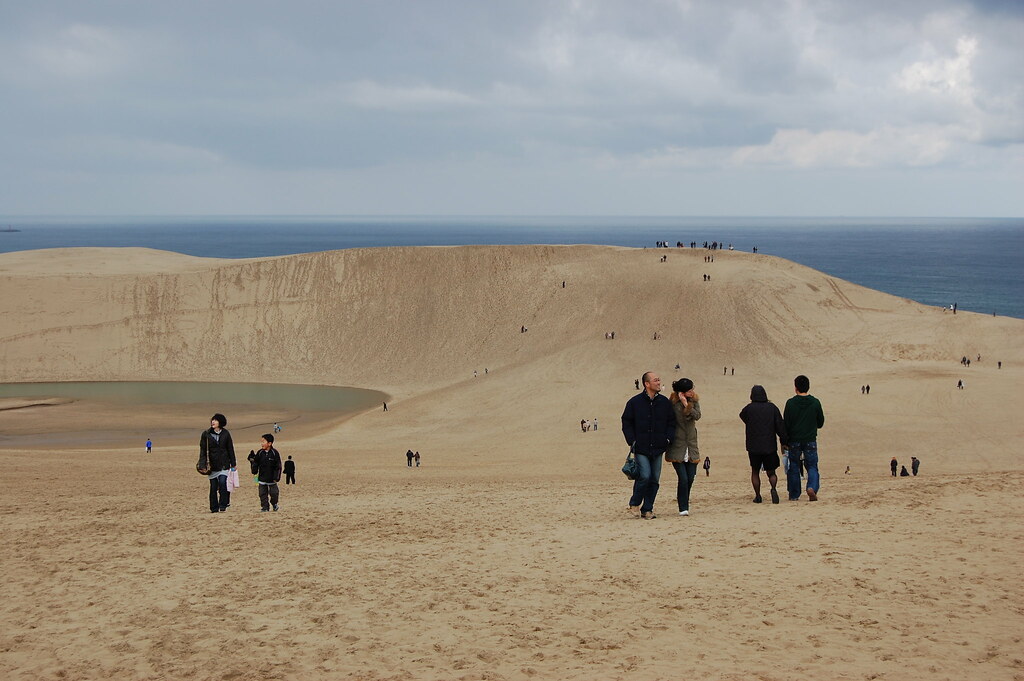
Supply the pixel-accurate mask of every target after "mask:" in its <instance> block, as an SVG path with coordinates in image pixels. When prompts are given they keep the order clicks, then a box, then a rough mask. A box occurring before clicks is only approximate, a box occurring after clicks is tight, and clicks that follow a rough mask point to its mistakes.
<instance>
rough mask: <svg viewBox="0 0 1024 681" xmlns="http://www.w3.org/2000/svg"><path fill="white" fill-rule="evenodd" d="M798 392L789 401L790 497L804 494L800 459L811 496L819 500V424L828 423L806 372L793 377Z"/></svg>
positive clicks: (787, 474)
mask: <svg viewBox="0 0 1024 681" xmlns="http://www.w3.org/2000/svg"><path fill="white" fill-rule="evenodd" d="M793 386H794V389H795V391H796V395H794V396H793V397H790V398H789V399H788V400H787V401H786V411H785V416H784V418H785V421H786V433H788V435H789V451H788V453H787V454H786V456H788V457H789V470H788V471H787V473H786V488H787V490H788V491H789V499H790V501H796V500H797V499H799V498H800V477H799V472H800V468H799V466H800V461H801V460H802V461H803V465H804V470H805V471H807V499H808V500H809V501H817V500H818V490H819V489H820V484H821V476H820V474H819V473H818V428H821V427H822V426H824V425H825V412H824V411H822V408H821V402H819V401H818V398H817V397H814V396H813V395H809V394H808V391H809V390H810V389H811V381H810V379H809V378H807V377H806V376H804V375H802V374H801V375H800V376H797V377H796V378H795V379H794V380H793Z"/></svg>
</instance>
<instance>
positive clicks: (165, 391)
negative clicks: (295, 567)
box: [0, 381, 386, 412]
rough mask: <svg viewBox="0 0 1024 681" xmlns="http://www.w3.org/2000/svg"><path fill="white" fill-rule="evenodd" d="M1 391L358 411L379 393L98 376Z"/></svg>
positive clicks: (11, 385)
mask: <svg viewBox="0 0 1024 681" xmlns="http://www.w3.org/2000/svg"><path fill="white" fill-rule="evenodd" d="M3 397H38V398H45V397H65V398H70V399H81V400H98V401H102V402H115V403H120V404H208V405H211V407H213V406H216V405H218V404H248V405H253V406H265V407H279V408H285V409H291V410H298V411H344V412H349V411H361V410H363V409H367V408H369V407H371V406H373V405H374V404H380V403H381V402H382V401H383V400H384V399H385V397H386V396H385V395H384V394H383V393H381V392H378V391H376V390H366V389H363V388H336V387H331V386H323V385H289V384H277V383H178V382H141V381H140V382H120V381H99V382H79V383H72V382H69V383H4V384H0V398H3Z"/></svg>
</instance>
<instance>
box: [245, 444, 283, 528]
mask: <svg viewBox="0 0 1024 681" xmlns="http://www.w3.org/2000/svg"><path fill="white" fill-rule="evenodd" d="M273 444H274V436H273V435H271V434H270V433H267V434H266V435H264V436H263V437H262V438H260V451H259V452H258V453H257V452H254V451H252V450H251V449H250V450H249V466H250V468H251V470H252V472H253V474H254V475H256V476H257V478H256V482H258V483H259V488H260V511H261V512H264V513H265V512H266V511H269V510H270V507H271V505H273V507H274V510H275V511H276V510H277V509H278V505H277V502H278V497H279V495H280V488H279V487H278V485H277V483H278V482H280V481H281V468H282V466H281V455H280V454H279V453H278V451H277V450H276V449H274V447H273ZM268 497H269V499H268Z"/></svg>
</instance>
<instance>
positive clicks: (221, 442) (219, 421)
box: [199, 414, 235, 513]
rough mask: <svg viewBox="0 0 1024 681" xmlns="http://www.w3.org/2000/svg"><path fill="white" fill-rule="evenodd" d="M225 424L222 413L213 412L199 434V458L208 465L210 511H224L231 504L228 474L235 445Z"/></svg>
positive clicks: (232, 463) (226, 422) (233, 459)
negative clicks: (205, 427) (208, 426)
mask: <svg viewBox="0 0 1024 681" xmlns="http://www.w3.org/2000/svg"><path fill="white" fill-rule="evenodd" d="M227 424H228V420H227V418H225V416H224V414H214V415H213V416H211V417H210V428H209V429H208V430H204V431H203V433H202V435H200V436H199V459H200V461H201V462H203V463H205V464H208V465H209V467H210V473H209V475H208V476H207V477H208V478H209V480H210V513H218V512H219V513H224V512H225V511H227V510H228V506H230V505H231V492H229V491H228V475H230V474H231V471H232V469H234V468H235V445H234V443H233V442H232V441H231V433H229V432H228V430H227V428H225V427H224V426H226V425H227Z"/></svg>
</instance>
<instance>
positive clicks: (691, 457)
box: [665, 365, 700, 515]
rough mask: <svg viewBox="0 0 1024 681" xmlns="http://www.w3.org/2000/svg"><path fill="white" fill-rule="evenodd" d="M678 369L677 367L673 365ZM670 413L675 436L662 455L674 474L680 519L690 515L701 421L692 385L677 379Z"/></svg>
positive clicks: (698, 456)
mask: <svg viewBox="0 0 1024 681" xmlns="http://www.w3.org/2000/svg"><path fill="white" fill-rule="evenodd" d="M676 366H678V365H676ZM669 401H670V402H672V411H673V412H674V413H675V415H676V436H675V439H674V440H672V444H671V445H670V446H669V448H668V450H667V451H666V452H665V461H668V462H669V463H671V464H672V468H674V469H675V470H676V477H677V478H678V483H677V485H676V501H677V502H678V504H679V515H690V488H691V487H693V480H694V478H696V477H697V464H699V463H700V450H699V449H698V448H697V421H699V420H700V398H699V397H698V396H697V392H696V391H695V390H694V389H693V381H691V380H690V379H688V378H680V379H679V380H678V381H676V382H675V383H673V384H672V396H671V397H669Z"/></svg>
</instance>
